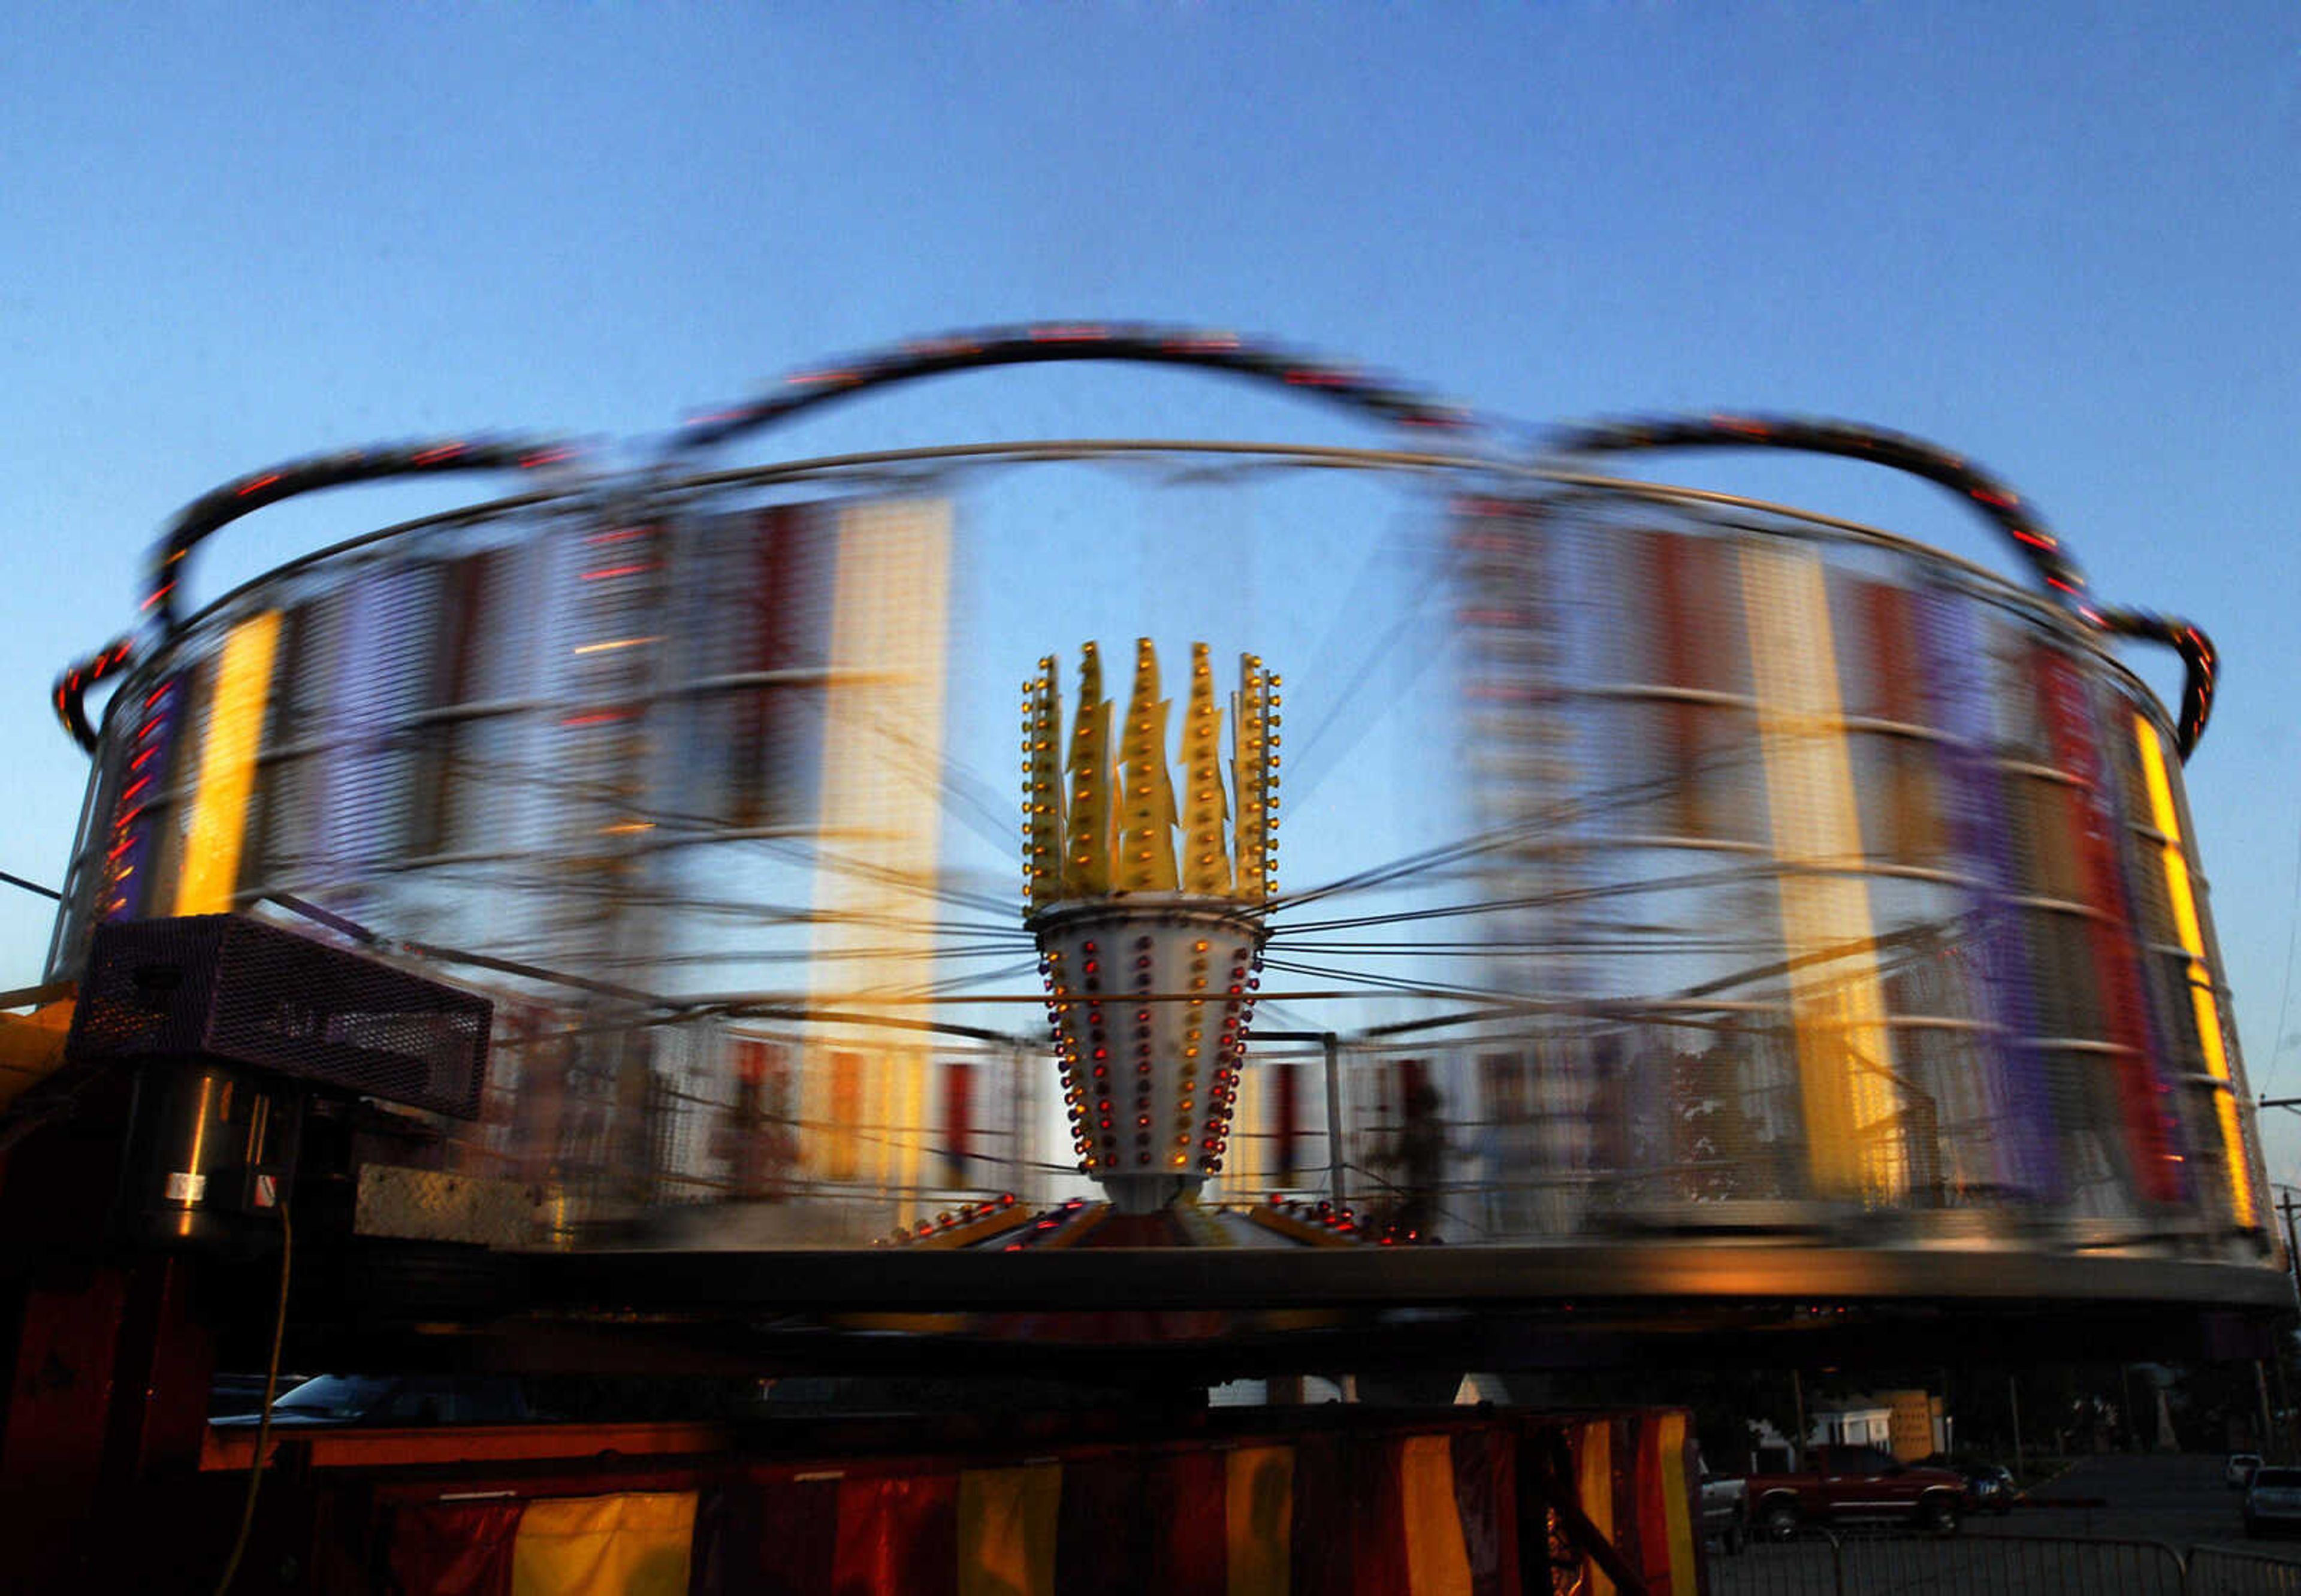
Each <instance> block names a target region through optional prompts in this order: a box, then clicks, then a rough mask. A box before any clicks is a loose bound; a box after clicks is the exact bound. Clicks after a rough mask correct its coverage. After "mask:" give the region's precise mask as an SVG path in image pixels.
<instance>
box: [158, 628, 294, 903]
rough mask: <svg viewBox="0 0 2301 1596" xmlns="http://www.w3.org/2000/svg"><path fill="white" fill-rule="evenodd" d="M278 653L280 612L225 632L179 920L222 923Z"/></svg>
mask: <svg viewBox="0 0 2301 1596" xmlns="http://www.w3.org/2000/svg"><path fill="white" fill-rule="evenodd" d="M279 647H280V612H279V611H278V610H266V611H264V613H263V614H260V615H251V616H249V617H248V618H247V620H245V621H242V622H241V623H239V624H238V625H237V626H235V627H233V628H232V629H231V635H230V636H229V637H228V638H226V639H224V645H223V657H222V662H221V663H220V664H218V666H217V668H216V689H215V701H214V704H213V706H211V708H210V709H209V711H208V723H207V730H206V732H205V735H204V736H203V737H202V738H201V739H200V762H199V766H198V769H199V778H198V781H197V785H196V787H195V789H194V791H193V794H192V808H191V825H190V828H189V830H188V831H187V832H186V834H185V838H184V864H183V868H182V870H181V872H180V873H179V874H178V876H177V878H176V907H175V912H176V913H177V914H179V915H222V914H229V913H230V910H231V898H232V893H233V891H234V890H235V889H237V888H238V885H239V856H240V850H241V848H243V846H245V844H246V842H247V800H248V797H249V795H250V794H251V793H253V792H254V791H255V755H256V750H257V747H258V745H259V744H260V743H261V742H262V740H263V737H264V710H265V708H266V707H267V706H269V705H270V704H271V702H272V658H273V656H275V655H276V654H277V653H278V651H279Z"/></svg>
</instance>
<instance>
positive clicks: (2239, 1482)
mask: <svg viewBox="0 0 2301 1596" xmlns="http://www.w3.org/2000/svg"><path fill="white" fill-rule="evenodd" d="M2260 1466H2261V1454H2260V1453H2259V1452H2231V1453H2230V1460H2229V1461H2228V1462H2227V1463H2224V1464H2222V1484H2224V1485H2226V1486H2228V1487H2229V1488H2230V1490H2232V1491H2242V1490H2244V1489H2245V1488H2246V1487H2247V1485H2250V1484H2252V1483H2253V1475H2254V1471H2255V1470H2256V1469H2258V1468H2259V1467H2260Z"/></svg>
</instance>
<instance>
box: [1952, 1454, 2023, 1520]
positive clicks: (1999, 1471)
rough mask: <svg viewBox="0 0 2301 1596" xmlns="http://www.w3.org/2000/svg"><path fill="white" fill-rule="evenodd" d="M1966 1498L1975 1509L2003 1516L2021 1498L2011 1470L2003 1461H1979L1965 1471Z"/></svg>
mask: <svg viewBox="0 0 2301 1596" xmlns="http://www.w3.org/2000/svg"><path fill="white" fill-rule="evenodd" d="M1965 1486H1966V1498H1967V1500H1970V1502H1971V1503H1972V1504H1973V1506H1974V1508H1975V1510H1976V1511H1978V1512H1983V1513H1995V1514H1997V1515H1998V1516H1999V1517H2004V1515H2005V1514H2008V1513H2011V1512H2012V1510H2013V1505H2014V1504H2015V1503H2016V1502H2018V1501H2020V1500H2021V1485H2020V1484H2019V1483H2017V1482H2016V1481H2015V1480H2014V1478H2013V1471H2012V1469H2010V1468H2008V1467H2006V1466H2004V1464H2003V1463H1979V1464H1976V1465H1974V1466H1972V1467H1970V1468H1969V1469H1967V1470H1966V1471H1965Z"/></svg>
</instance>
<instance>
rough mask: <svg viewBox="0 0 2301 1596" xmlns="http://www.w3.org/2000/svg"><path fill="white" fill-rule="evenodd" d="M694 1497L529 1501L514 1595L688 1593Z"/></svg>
mask: <svg viewBox="0 0 2301 1596" xmlns="http://www.w3.org/2000/svg"><path fill="white" fill-rule="evenodd" d="M694 1542H695V1493H694V1492H691V1491H685V1492H628V1493H625V1494H623V1495H618V1496H585V1497H567V1498H558V1499H552V1498H546V1499H544V1500H539V1501H531V1502H530V1503H528V1504H527V1510H526V1512H524V1513H523V1514H521V1515H520V1520H519V1533H518V1534H517V1535H516V1536H515V1538H514V1539H513V1541H512V1548H511V1592H512V1596H687V1588H688V1583H689V1578H688V1575H689V1568H690V1563H691V1562H692V1561H693V1555H694Z"/></svg>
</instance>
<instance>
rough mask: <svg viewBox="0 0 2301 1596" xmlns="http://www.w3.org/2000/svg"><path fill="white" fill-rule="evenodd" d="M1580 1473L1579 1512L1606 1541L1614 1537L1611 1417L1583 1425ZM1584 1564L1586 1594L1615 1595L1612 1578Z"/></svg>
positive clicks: (1577, 1485)
mask: <svg viewBox="0 0 2301 1596" xmlns="http://www.w3.org/2000/svg"><path fill="white" fill-rule="evenodd" d="M1580 1465H1581V1466H1580V1467H1579V1468H1577V1470H1576V1471H1575V1472H1576V1473H1577V1475H1579V1476H1580V1477H1579V1478H1578V1479H1577V1480H1576V1482H1575V1494H1576V1495H1577V1497H1578V1498H1580V1500H1581V1503H1582V1516H1583V1517H1585V1518H1587V1519H1588V1520H1589V1521H1590V1522H1591V1524H1592V1525H1594V1526H1595V1528H1596V1529H1597V1531H1598V1533H1600V1534H1602V1535H1603V1536H1604V1537H1605V1538H1606V1539H1607V1540H1608V1541H1609V1542H1611V1541H1612V1540H1613V1538H1614V1425H1613V1421H1612V1420H1611V1419H1602V1418H1601V1419H1593V1420H1591V1421H1590V1423H1588V1424H1586V1425H1583V1426H1582V1456H1581V1459H1580ZM1586 1567H1587V1568H1588V1570H1589V1577H1588V1578H1587V1579H1586V1580H1585V1581H1584V1582H1583V1589H1584V1590H1586V1591H1587V1592H1589V1596H1614V1589H1615V1587H1614V1582H1613V1581H1612V1580H1611V1579H1609V1578H1607V1577H1606V1575H1605V1572H1604V1571H1603V1570H1602V1569H1601V1568H1600V1567H1598V1565H1597V1564H1596V1563H1594V1562H1593V1563H1588V1564H1586Z"/></svg>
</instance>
